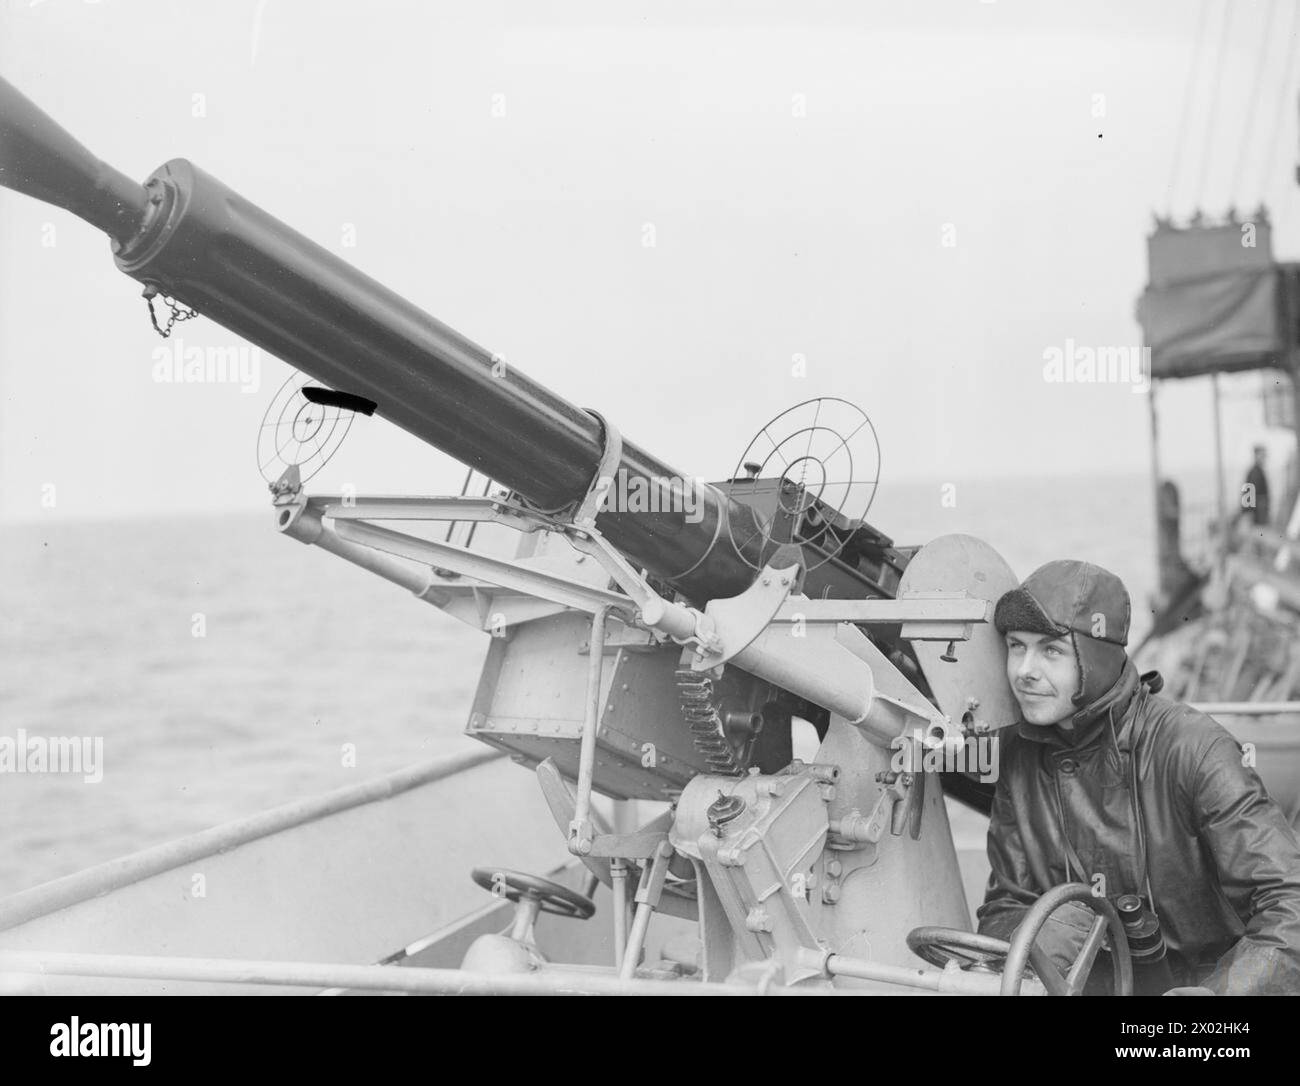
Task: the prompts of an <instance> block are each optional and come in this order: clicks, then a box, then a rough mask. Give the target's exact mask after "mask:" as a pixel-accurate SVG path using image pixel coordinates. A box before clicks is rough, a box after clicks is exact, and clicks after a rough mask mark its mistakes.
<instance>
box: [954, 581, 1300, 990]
mask: <svg viewBox="0 0 1300 1086" xmlns="http://www.w3.org/2000/svg"><path fill="white" fill-rule="evenodd" d="M1129 614H1130V608H1129V597H1128V592H1127V591H1125V589H1124V585H1123V584H1122V583H1121V582H1120V580H1119V578H1118V577H1116V576H1115V575H1114V574H1112V573H1109V572H1107V571H1106V570H1104V569H1101V568H1100V567H1099V566H1095V565H1091V564H1089V563H1087V562H1076V561H1058V562H1049V563H1048V564H1047V565H1045V566H1043V567H1042V568H1041V569H1038V570H1036V571H1035V572H1034V573H1033V574H1032V575H1031V576H1030V577H1029V578H1028V579H1027V580H1026V581H1025V582H1024V583H1023V584H1022V585H1021V586H1020V587H1019V588H1017V589H1014V590H1012V591H1011V592H1008V593H1007V594H1006V595H1004V596H1003V597H1002V598H1001V599H1000V600H999V601H998V604H997V608H996V610H995V612H994V619H993V621H994V625H995V626H996V627H997V629H998V631H999V632H1000V633H1002V634H1003V635H1004V636H1005V638H1006V644H1007V678H1008V679H1009V680H1010V682H1011V687H1012V690H1013V692H1014V694H1015V697H1016V700H1017V702H1018V703H1019V705H1020V709H1021V715H1022V719H1021V721H1020V722H1019V723H1018V724H1017V725H1015V726H1012V727H1009V728H1006V729H1004V730H1003V731H1002V732H1000V733H999V735H1000V736H1001V743H1000V758H1001V762H1000V776H999V778H998V782H997V791H996V793H995V796H994V800H993V810H992V814H991V817H990V821H989V835H988V854H989V861H990V863H991V865H992V874H991V875H990V877H989V886H988V890H987V893H986V894H985V898H984V904H983V905H982V906H981V907H980V909H979V911H978V917H979V931H980V932H981V933H982V934H986V935H994V936H997V937H998V938H1001V939H1009V938H1010V937H1011V935H1012V934H1013V933H1014V931H1015V929H1016V927H1017V926H1018V925H1019V923H1020V921H1021V919H1022V918H1023V916H1024V914H1025V911H1026V910H1027V909H1028V907H1029V906H1030V905H1032V904H1033V902H1034V900H1035V899H1036V898H1037V897H1039V895H1041V894H1043V893H1045V892H1046V891H1048V890H1050V889H1051V888H1052V887H1053V886H1057V885H1059V884H1061V883H1067V882H1082V883H1085V884H1087V885H1090V886H1092V887H1093V890H1094V892H1095V893H1097V894H1099V895H1102V896H1105V897H1107V898H1110V899H1111V900H1112V901H1113V900H1114V899H1115V898H1116V897H1118V896H1120V895H1122V894H1139V895H1141V896H1142V897H1144V898H1146V899H1147V900H1148V902H1149V903H1150V904H1152V905H1153V907H1154V911H1155V914H1156V916H1157V917H1158V918H1159V921H1160V927H1161V930H1162V932H1163V935H1164V939H1165V944H1166V946H1167V947H1168V950H1169V955H1168V960H1169V963H1170V966H1171V973H1172V976H1173V986H1174V987H1179V988H1198V989H1202V990H1204V989H1208V991H1209V992H1213V993H1215V994H1221V995H1228V994H1233V995H1236V994H1247V993H1251V994H1266V993H1267V994H1282V993H1288V994H1300V845H1298V844H1297V841H1296V835H1295V833H1294V832H1293V830H1292V828H1291V826H1290V825H1289V824H1288V823H1287V821H1286V819H1285V817H1284V816H1283V814H1282V812H1281V810H1280V809H1279V808H1278V807H1277V805H1276V804H1274V803H1273V801H1272V800H1271V799H1269V797H1268V794H1267V793H1266V792H1265V791H1264V786H1263V785H1262V784H1261V782H1260V779H1259V777H1258V775H1257V774H1256V773H1255V771H1254V770H1253V769H1252V768H1250V767H1249V764H1248V763H1249V761H1250V759H1249V758H1247V757H1246V756H1245V755H1244V753H1243V750H1242V748H1241V747H1240V746H1239V745H1238V744H1237V742H1236V740H1234V739H1233V738H1232V737H1231V736H1230V735H1229V734H1228V733H1227V732H1226V731H1224V729H1223V728H1221V727H1220V726H1219V725H1218V724H1217V723H1215V722H1214V721H1213V720H1212V719H1211V718H1209V717H1208V716H1205V715H1204V714H1202V713H1198V712H1196V711H1195V710H1194V709H1191V708H1189V707H1188V706H1186V705H1182V704H1179V703H1177V702H1173V701H1170V700H1169V699H1167V698H1162V697H1159V696H1157V691H1158V690H1159V689H1160V685H1161V683H1160V680H1159V677H1158V676H1156V675H1155V673H1154V672H1153V673H1151V674H1149V675H1145V676H1143V677H1142V678H1141V679H1139V677H1138V674H1137V669H1136V668H1135V667H1134V666H1133V663H1132V662H1131V661H1130V660H1129V658H1128V655H1127V653H1126V652H1125V648H1124V647H1125V645H1127V643H1128V631H1129ZM1135 783H1136V791H1135V790H1134V787H1133V786H1134V784H1135ZM1144 846H1145V847H1144ZM1144 853H1145V855H1144ZM1092 919H1093V914H1092V913H1091V912H1090V911H1088V910H1087V909H1086V906H1084V905H1082V904H1071V905H1069V906H1066V907H1064V908H1062V909H1061V910H1058V912H1057V913H1056V914H1055V917H1054V919H1053V920H1052V921H1050V922H1049V923H1048V925H1047V926H1046V927H1045V928H1044V930H1043V932H1042V934H1041V935H1040V936H1039V945H1040V946H1042V947H1043V949H1045V950H1046V951H1047V952H1048V954H1049V956H1050V957H1051V958H1052V959H1053V961H1055V962H1056V964H1057V965H1058V966H1062V967H1064V966H1068V965H1069V963H1070V961H1072V960H1073V957H1074V954H1075V952H1076V951H1077V949H1078V946H1079V944H1080V943H1081V942H1082V939H1083V936H1084V934H1086V932H1087V930H1088V927H1089V925H1090V923H1091V921H1092ZM1099 964H1100V963H1099ZM1094 989H1095V986H1094V985H1090V986H1089V990H1094Z"/></svg>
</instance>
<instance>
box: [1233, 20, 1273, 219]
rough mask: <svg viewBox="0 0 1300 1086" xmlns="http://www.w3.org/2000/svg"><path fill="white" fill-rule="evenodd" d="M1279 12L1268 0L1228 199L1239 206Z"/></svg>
mask: <svg viewBox="0 0 1300 1086" xmlns="http://www.w3.org/2000/svg"><path fill="white" fill-rule="evenodd" d="M1276 11H1277V0H1268V13H1267V14H1266V15H1265V16H1264V32H1263V34H1261V35H1260V39H1259V55H1258V56H1257V57H1256V58H1255V83H1254V86H1253V87H1251V91H1250V103H1249V105H1247V107H1246V120H1245V123H1244V124H1243V125H1242V126H1241V150H1239V151H1238V152H1237V164H1236V166H1235V168H1234V169H1233V171H1232V186H1231V188H1229V189H1228V197H1229V199H1231V200H1232V201H1233V202H1234V203H1237V204H1239V203H1240V201H1239V200H1238V196H1239V195H1240V192H1241V177H1242V173H1243V172H1244V170H1245V167H1246V153H1247V152H1248V151H1249V150H1250V135H1251V130H1252V129H1253V127H1254V124H1255V114H1256V113H1257V112H1258V111H1259V92H1260V90H1262V89H1263V86H1264V67H1265V63H1266V61H1267V60H1268V43H1269V31H1270V30H1272V29H1273V16H1274V15H1275V13H1276Z"/></svg>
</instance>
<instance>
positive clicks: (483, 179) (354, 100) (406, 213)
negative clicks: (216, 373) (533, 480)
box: [0, 0, 1300, 521]
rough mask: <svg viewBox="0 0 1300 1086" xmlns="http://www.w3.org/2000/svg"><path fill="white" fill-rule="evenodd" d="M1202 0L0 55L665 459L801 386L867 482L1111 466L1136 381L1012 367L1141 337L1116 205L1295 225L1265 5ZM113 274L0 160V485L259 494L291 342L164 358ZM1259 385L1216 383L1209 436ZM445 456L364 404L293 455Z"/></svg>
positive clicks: (229, 340) (9, 74)
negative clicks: (835, 420)
mask: <svg viewBox="0 0 1300 1086" xmlns="http://www.w3.org/2000/svg"><path fill="white" fill-rule="evenodd" d="M1224 2H1225V0H1205V3H1204V5H1202V3H1201V0H1196V2H1191V0H1162V2H1155V0H1146V2H1143V0H1124V2H1106V0H1087V2H1071V0H1048V2H1042V0H1038V2H1032V0H995V2H992V3H988V2H981V0H935V2H929V3H924V4H920V3H903V2H875V3H858V4H850V3H839V4H835V3H802V4H799V5H773V4H762V3H757V4H745V5H740V4H731V3H689V4H687V3H655V4H648V3H647V4H607V3H600V4H597V3H570V4H565V5H554V4H523V3H517V4H492V3H485V4H474V5H464V4H423V3H421V4H417V3H407V4H399V3H366V4H360V3H339V2H334V3H308V2H306V0H299V2H290V0H231V2H227V3H221V4H217V3H215V2H210V3H194V2H189V0H184V2H172V3H165V4H164V3H128V2H122V0H102V2H99V3H86V2H84V0H7V2H6V3H5V4H4V6H3V8H0V73H2V74H3V75H4V77H5V78H7V79H9V80H10V81H11V82H13V83H14V84H15V85H17V86H18V87H19V88H20V89H21V90H22V91H23V92H24V93H26V94H27V95H28V96H29V97H31V98H32V99H33V100H34V101H35V102H37V104H38V105H40V106H41V108H43V109H44V110H45V111H46V112H47V113H49V114H50V115H51V116H53V117H54V118H55V119H56V120H58V121H59V123H61V124H62V125H63V126H64V127H65V128H67V129H68V130H69V131H71V132H72V133H73V134H74V135H76V136H77V137H78V138H79V139H81V140H82V141H83V142H84V143H86V144H87V145H88V146H89V147H90V148H91V149H92V150H93V151H94V152H95V153H96V154H97V155H98V156H100V157H101V158H103V159H104V160H105V161H107V162H110V163H112V164H113V165H115V166H117V167H118V168H119V169H121V170H122V171H123V172H125V173H127V174H128V175H130V176H133V177H137V178H140V179H143V178H144V177H146V176H147V175H148V174H149V173H150V172H151V171H152V170H153V169H155V168H156V167H157V166H159V165H161V164H162V163H163V162H164V161H166V160H168V159H170V158H173V157H184V158H188V159H190V160H191V161H193V162H195V163H196V164H198V165H200V166H202V167H203V168H204V169H206V170H207V171H208V172H209V173H212V174H214V175H215V176H217V177H218V178H220V179H221V180H223V181H224V182H225V183H227V184H228V185H230V186H231V187H232V188H234V189H235V190H236V191H238V192H240V193H242V194H243V195H244V196H245V197H247V198H249V199H251V200H252V201H254V202H255V203H258V204H260V205H261V206H262V207H264V208H265V209H266V210H268V211H269V212H271V213H272V214H274V215H276V216H278V217H279V218H281V219H283V220H284V221H285V222H287V223H289V224H290V225H291V226H293V227H295V228H296V229H298V230H299V231H301V232H302V233H304V234H306V235H307V236H308V237H310V238H313V239H314V240H316V241H317V242H319V243H320V244H322V245H324V246H326V247H327V248H329V249H331V250H332V251H334V252H337V253H338V254H340V255H342V256H343V257H345V258H346V259H347V260H349V261H350V262H352V263H354V264H355V265H356V266H357V267H359V268H360V269H362V270H363V271H365V272H366V273H368V274H370V275H372V276H373V277H375V278H377V279H378V280H379V281H380V282H382V283H385V284H386V285H388V286H389V287H391V288H393V289H395V290H397V291H398V292H399V293H401V294H403V295H405V296H406V297H407V298H409V299H411V300H412V301H413V302H415V303H416V304H418V305H419V306H420V307H422V308H423V309H425V310H426V311H427V312H429V313H431V314H433V315H434V316H436V317H438V318H439V319H440V320H442V321H444V322H446V323H448V324H450V325H451V326H452V327H454V328H456V329H458V330H459V331H461V332H463V333H464V334H466V335H468V336H469V337H470V338H471V339H473V340H475V341H477V342H478V343H481V344H483V345H484V346H486V347H488V348H489V349H490V350H492V351H495V352H497V353H499V354H500V355H502V356H503V357H504V358H506V359H508V360H509V363H510V364H511V365H512V366H515V367H517V368H519V369H521V370H523V371H524V372H526V373H527V374H528V375H529V376H531V377H533V378H534V379H536V380H539V381H541V382H542V383H543V384H545V385H547V386H549V387H550V388H551V389H553V390H554V391H556V392H557V393H559V394H560V395H562V396H564V397H565V398H566V399H568V400H570V401H571V402H573V403H576V404H578V405H580V406H585V407H592V408H595V409H597V410H599V411H601V412H602V414H604V415H605V416H606V417H608V418H610V419H611V420H612V421H614V422H615V424H616V425H617V426H618V427H619V429H620V430H621V432H622V433H623V434H624V436H625V437H627V438H628V439H630V440H633V441H635V442H636V443H638V444H639V445H641V446H642V447H644V448H646V449H649V450H651V451H652V452H654V453H656V454H657V455H659V456H660V457H661V458H662V459H664V460H666V461H667V462H668V463H670V464H673V465H675V466H678V467H680V468H681V469H682V470H683V471H685V472H688V473H691V474H697V475H700V476H703V477H705V478H721V477H724V476H726V475H728V474H730V473H731V472H732V470H733V468H734V466H735V465H736V463H737V460H738V458H739V457H740V455H741V453H742V451H743V450H744V449H745V448H746V446H747V445H748V444H749V443H750V440H751V438H752V437H753V435H754V434H755V433H756V431H758V430H759V428H760V427H761V426H762V425H763V424H764V423H765V422H766V421H767V420H768V419H769V418H771V417H773V416H775V415H777V414H779V413H780V412H782V411H783V410H785V409H786V408H788V407H790V406H791V405H793V404H796V403H799V402H800V401H803V400H807V399H809V398H810V397H815V396H836V397H842V398H844V399H847V400H850V401H852V402H854V403H856V404H858V405H859V406H860V407H861V408H862V409H863V410H864V411H865V412H866V413H867V415H868V416H869V417H870V419H871V421H872V425H873V428H874V429H875V431H876V435H877V438H878V441H879V444H880V449H881V466H880V471H881V478H882V482H883V481H887V480H890V479H896V480H920V479H929V480H933V479H938V480H944V479H953V480H958V479H968V478H990V477H1004V476H1005V477H1009V478H1010V477H1016V476H1025V475H1031V476H1060V477H1062V478H1065V477H1069V476H1071V475H1075V474H1096V473H1121V472H1122V473H1136V472H1143V471H1147V470H1149V464H1150V450H1149V433H1148V402H1147V397H1146V396H1145V395H1144V394H1141V393H1138V392H1135V391H1134V389H1133V387H1132V386H1131V384H1127V383H1123V382H1117V383H1111V384H1091V385H1082V384H1061V383H1052V382H1049V381H1046V380H1045V379H1044V364H1045V358H1046V357H1047V355H1048V354H1049V353H1050V352H1052V351H1054V350H1062V351H1063V350H1066V349H1068V346H1069V345H1070V344H1074V345H1075V346H1076V347H1077V346H1091V347H1093V348H1101V347H1124V346H1134V347H1136V346H1137V345H1139V344H1140V342H1141V339H1140V330H1139V328H1138V326H1137V323H1136V321H1135V319H1134V303H1135V300H1136V298H1137V296H1138V295H1139V293H1140V292H1141V289H1142V286H1143V284H1144V282H1145V278H1146V269H1145V238H1146V236H1147V234H1148V232H1149V230H1150V227H1151V223H1152V213H1153V211H1159V212H1161V213H1162V214H1163V213H1167V212H1170V211H1172V212H1173V213H1174V214H1176V215H1178V216H1186V215H1188V214H1190V213H1191V211H1192V210H1193V209H1194V208H1196V207H1198V206H1199V207H1202V208H1204V209H1205V210H1206V211H1207V212H1209V213H1211V214H1215V215H1217V214H1221V213H1222V212H1223V211H1224V210H1225V209H1226V208H1227V207H1228V206H1229V205H1230V204H1235V205H1236V206H1237V207H1239V208H1242V209H1253V208H1254V207H1255V205H1256V204H1258V203H1259V202H1260V201H1261V200H1265V201H1267V203H1268V205H1269V207H1270V208H1271V210H1272V214H1273V218H1274V221H1275V223H1276V229H1275V238H1274V249H1275V252H1276V254H1277V256H1278V258H1279V259H1291V260H1296V259H1300V213H1298V209H1297V203H1298V202H1300V201H1298V191H1297V187H1296V183H1295V168H1296V161H1297V157H1298V154H1297V134H1296V118H1297V95H1298V94H1300V89H1298V88H1297V80H1298V79H1300V64H1295V63H1292V64H1291V65H1290V68H1289V70H1288V69H1287V61H1288V57H1289V55H1290V53H1296V52H1300V42H1297V41H1296V40H1295V39H1290V40H1288V38H1287V36H1286V31H1287V30H1288V28H1294V27H1295V26H1296V21H1295V17H1294V14H1293V13H1294V9H1295V7H1296V0H1259V2H1252V0H1233V2H1232V3H1231V5H1230V7H1229V8H1225V7H1224ZM1202 8H1204V17H1205V18H1206V19H1207V24H1206V25H1207V27H1208V28H1209V29H1208V31H1207V32H1206V38H1205V44H1204V55H1203V56H1202V57H1201V58H1200V64H1199V68H1198V71H1197V78H1196V79H1195V80H1194V81H1192V96H1191V98H1190V105H1189V106H1188V107H1187V108H1186V110H1185V108H1184V102H1185V100H1187V92H1188V84H1189V78H1188V73H1189V68H1190V66H1191V64H1192V60H1193V54H1194V46H1195V42H1196V39H1197V20H1198V17H1200V16H1201V13H1202ZM1225 11H1226V12H1227V15H1226V22H1225V14H1224V13H1225ZM1220 57H1221V58H1222V61H1221V67H1220V66H1219V58H1220ZM1216 72H1217V75H1216ZM1211 105H1213V107H1214V108H1213V109H1212V110H1211V109H1210V108H1209V107H1210V106H1211ZM1184 114H1185V117H1186V119H1185V120H1184ZM1275 117H1277V118H1278V121H1277V123H1276V124H1275V123H1274V118H1275ZM1180 131H1182V132H1183V137H1182V139H1181V140H1180V138H1179V132H1180ZM1270 136H1274V138H1273V139H1272V140H1271V142H1270V138H1269V137H1270ZM1180 147H1181V153H1180V152H1179V148H1180ZM1176 164H1177V169H1175V165H1176ZM1171 182H1172V184H1171ZM139 293H140V288H139V285H138V284H137V283H135V281H134V280H131V279H129V278H127V277H126V276H124V275H122V274H121V273H120V272H118V271H117V269H116V268H115V266H114V265H113V262H112V259H111V256H110V253H109V247H108V243H107V240H106V239H105V238H104V237H102V236H101V235H99V234H98V233H97V232H96V231H95V230H94V229H93V228H91V227H89V226H87V225H86V224H84V223H82V222H80V221H79V220H77V219H75V218H74V217H72V216H71V215H68V214H67V213H64V212H61V211H58V210H56V209H52V208H49V207H47V206H45V205H42V204H39V203H37V202H36V201H33V200H31V199H30V198H27V197H23V196H19V195H17V194H14V193H10V192H8V191H7V190H0V518H3V519H7V520H18V521H26V520H33V519H41V518H48V517H51V516H57V517H59V518H61V519H69V520H75V519H83V518H104V517H124V516H145V515H157V514H170V513H178V512H198V511H206V512H233V511H256V510H260V509H262V508H264V507H265V505H266V502H267V493H266V484H265V482H264V481H263V479H262V477H261V475H260V474H259V472H258V465H257V462H256V452H255V450H256V438H257V434H258V430H259V425H260V423H261V420H262V416H263V413H264V412H265V411H266V409H267V408H268V406H269V405H270V404H271V402H272V400H273V398H274V396H275V393H276V390H277V388H279V386H280V385H281V384H282V382H284V381H285V380H286V379H287V378H289V377H290V376H291V371H290V369H289V368H288V367H287V366H285V365H284V364H283V363H281V362H279V361H278V360H276V359H273V358H270V357H267V356H260V357H258V356H252V355H250V356H249V365H250V367H252V368H251V369H250V370H249V371H248V376H249V379H247V380H240V381H227V382H211V383H196V382H183V381H182V382H176V381H165V380H160V379H159V376H160V373H161V372H162V371H164V370H165V369H166V367H165V366H160V364H159V363H160V361H164V362H165V361H166V359H167V358H168V357H170V356H169V355H167V354H166V353H165V352H166V351H167V350H169V349H175V346H176V344H175V340H174V339H173V341H172V342H171V343H169V344H164V343H163V342H162V341H161V340H159V338H158V337H157V335H156V333H155V332H154V331H153V329H152V328H151V327H150V324H149V320H148V315H147V313H146V309H145V302H144V301H143V300H142V299H141V298H140V297H139ZM176 336H178V337H179V338H180V340H181V342H182V344H183V347H184V348H185V349H193V348H195V347H201V348H229V347H232V346H237V345H238V341H237V340H236V339H235V338H234V337H233V336H232V335H231V334H230V333H227V332H225V331H224V330H223V329H221V328H220V327H219V326H217V325H215V324H214V323H213V322H211V321H208V320H205V319H203V318H199V319H197V320H194V321H192V322H189V323H186V324H182V325H180V326H178V328H177V330H176ZM159 352H163V353H161V354H160V353H159ZM254 363H256V365H254ZM1257 387H1258V378H1257V377H1255V378H1240V379H1236V380H1234V381H1231V382H1228V383H1227V387H1226V389H1225V393H1226V416H1227V426H1226V429H1225V449H1226V452H1227V454H1228V456H1229V459H1230V461H1232V462H1233V463H1234V464H1235V463H1237V462H1240V464H1241V465H1243V466H1244V464H1245V463H1246V461H1247V459H1248V449H1249V446H1250V445H1251V444H1252V443H1253V442H1254V441H1255V440H1257V439H1258V438H1259V436H1260V434H1261V431H1260V429H1259V427H1260V425H1261V419H1260V412H1259V407H1258V399H1257V396H1256V394H1255V393H1256V389H1257ZM1160 403H1161V412H1162V415H1161V417H1162V427H1163V430H1162V449H1161V458H1162V464H1163V465H1164V466H1165V467H1166V468H1167V469H1170V470H1175V469H1177V468H1178V467H1180V466H1188V467H1192V466H1205V465H1207V464H1208V463H1210V461H1211V458H1212V455H1213V441H1212V439H1211V437H1210V434H1211V429H1210V415H1209V400H1208V391H1207V389H1206V388H1205V387H1204V385H1203V384H1202V385H1199V386H1188V387H1168V388H1167V391H1166V390H1165V389H1162V392H1161V401H1160ZM1266 436H1267V437H1268V440H1269V441H1270V442H1271V443H1273V444H1277V445H1278V446H1279V448H1282V449H1284V448H1285V447H1286V444H1287V441H1286V439H1285V437H1284V436H1283V435H1281V434H1272V435H1266ZM504 439H506V440H508V436H506V437H505V438H504ZM1235 473H1236V469H1235V468H1234V474H1235ZM463 474H464V469H463V468H462V467H461V466H459V465H457V464H456V463H455V462H454V461H452V460H451V458H449V457H448V456H446V455H445V454H443V453H440V452H438V451H436V450H432V449H430V448H428V447H426V446H424V445H422V444H420V443H419V442H418V441H416V440H415V439H414V438H412V437H410V436H409V435H406V434H404V433H402V432H401V431H399V430H397V429H396V428H395V427H394V426H392V425H391V424H388V423H386V422H384V421H383V420H381V419H366V420H359V421H358V422H357V425H355V426H354V427H353V428H352V430H351V432H350V433H349V435H348V437H347V440H346V441H345V442H344V444H343V445H342V447H341V449H340V450H339V451H338V453H337V454H336V455H335V457H334V459H333V460H332V461H331V462H330V464H329V465H328V466H327V467H326V468H325V469H324V471H322V473H321V474H320V475H319V476H318V477H317V478H316V479H315V480H313V485H312V489H317V490H320V491H322V492H323V491H328V490H332V489H335V488H337V487H339V486H341V485H344V484H348V485H352V486H355V487H356V488H357V489H358V491H359V492H361V493H425V494H429V493H447V492H455V491H457V490H458V489H459V486H460V482H461V479H462V477H463Z"/></svg>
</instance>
